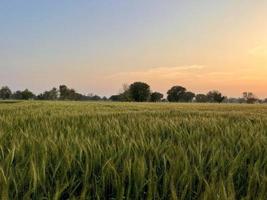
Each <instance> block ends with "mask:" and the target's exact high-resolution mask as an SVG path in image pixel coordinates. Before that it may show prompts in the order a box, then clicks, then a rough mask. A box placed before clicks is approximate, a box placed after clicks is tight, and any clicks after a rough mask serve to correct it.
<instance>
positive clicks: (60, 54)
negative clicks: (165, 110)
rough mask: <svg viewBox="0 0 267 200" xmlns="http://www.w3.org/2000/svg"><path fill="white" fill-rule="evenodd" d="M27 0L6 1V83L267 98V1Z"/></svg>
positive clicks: (0, 55)
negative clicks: (132, 86) (174, 89)
mask: <svg viewBox="0 0 267 200" xmlns="http://www.w3.org/2000/svg"><path fill="white" fill-rule="evenodd" d="M27 2H29V4H27V5H26V4H25V2H22V1H19V0H14V1H5V2H2V3H1V5H0V24H1V31H0V85H9V86H10V87H11V88H13V89H14V90H16V89H22V88H30V89H32V90H34V91H36V92H40V91H42V90H45V89H49V88H51V87H53V86H58V85H59V84H67V85H69V86H70V87H74V88H76V89H77V90H78V91H80V92H82V93H91V92H93V93H97V94H100V95H111V94H114V93H116V92H118V91H119V90H120V88H121V86H122V84H124V83H131V82H132V81H144V82H147V83H149V84H150V85H151V87H152V89H153V90H158V91H160V92H163V93H166V91H167V90H168V89H169V88H170V87H171V86H173V85H183V86H185V87H186V88H188V89H190V90H192V91H194V92H197V93H200V92H203V93H205V92H208V91H209V90H211V89H218V90H220V91H222V92H223V93H224V94H225V95H227V96H233V97H237V96H241V94H242V92H243V91H252V92H254V93H255V94H256V95H257V96H258V97H267V78H266V77H267V20H266V19H267V1H249V0H244V1H232V0H226V1H220V2H219V3H218V1H211V0H205V1H201V2H200V1H199V2H196V1H160V0H156V1H155V0H153V1H152V0H148V1H141V0H137V1H122V0H119V1H94V0H93V1H79V0H78V1H64V3H63V2H61V1H60V2H59V1H52V0H48V1H33V0H30V1H27Z"/></svg>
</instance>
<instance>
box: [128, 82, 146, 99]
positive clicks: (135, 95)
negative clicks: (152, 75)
mask: <svg viewBox="0 0 267 200" xmlns="http://www.w3.org/2000/svg"><path fill="white" fill-rule="evenodd" d="M129 92H130V96H131V98H132V99H133V101H137V102H144V101H148V100H149V98H150V93H151V92H150V86H149V85H148V84H146V83H143V82H134V83H133V84H131V85H130V87H129Z"/></svg>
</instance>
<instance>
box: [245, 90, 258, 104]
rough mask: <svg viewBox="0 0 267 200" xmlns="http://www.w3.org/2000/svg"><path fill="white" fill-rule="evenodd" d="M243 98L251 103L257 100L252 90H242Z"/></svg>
mask: <svg viewBox="0 0 267 200" xmlns="http://www.w3.org/2000/svg"><path fill="white" fill-rule="evenodd" d="M243 98H244V99H245V101H246V103H249V104H253V103H255V102H256V101H258V98H257V97H256V95H254V94H253V93H252V92H243Z"/></svg>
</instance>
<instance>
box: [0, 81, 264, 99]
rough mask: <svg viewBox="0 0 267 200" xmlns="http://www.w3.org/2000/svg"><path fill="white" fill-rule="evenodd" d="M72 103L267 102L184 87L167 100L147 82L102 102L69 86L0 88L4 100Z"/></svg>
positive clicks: (248, 94) (249, 95) (173, 90)
mask: <svg viewBox="0 0 267 200" xmlns="http://www.w3.org/2000/svg"><path fill="white" fill-rule="evenodd" d="M8 99H14V100H29V99H31V100H52V101H53V100H72V101H100V100H101V101H108V100H110V101H122V102H131V101H135V102H148V101H150V102H199V103H206V102H210V103H222V102H223V103H249V104H252V103H256V102H257V103H267V98H266V99H259V98H257V97H256V95H255V94H253V93H252V92H244V93H243V94H242V97H240V98H227V97H225V96H223V95H222V93H221V92H219V91H217V90H212V91H210V92H208V93H207V94H195V93H193V92H190V91H187V89H186V88H185V87H183V86H179V85H176V86H173V87H171V88H170V89H169V90H168V91H167V99H164V95H163V94H162V93H160V92H156V91H151V89H150V86H149V85H148V84H147V83H144V82H134V83H132V84H130V85H129V86H128V85H127V84H123V86H122V89H121V90H120V92H119V94H115V95H112V96H110V98H107V97H103V98H101V97H100V96H98V95H95V94H92V93H90V94H87V95H83V94H80V93H78V92H76V90H74V89H72V88H68V87H67V86H66V85H60V86H59V87H58V88H55V87H53V88H52V89H51V90H48V91H44V92H42V93H40V94H38V95H35V94H34V93H33V92H32V91H30V90H28V89H25V90H23V91H21V90H18V91H16V92H14V93H12V91H11V89H10V88H9V87H8V86H3V87H1V88H0V100H8Z"/></svg>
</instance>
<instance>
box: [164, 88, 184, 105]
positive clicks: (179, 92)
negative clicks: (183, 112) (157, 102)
mask: <svg viewBox="0 0 267 200" xmlns="http://www.w3.org/2000/svg"><path fill="white" fill-rule="evenodd" d="M185 92H186V89H185V88H184V87H182V86H173V87H172V88H171V89H170V90H169V91H168V92H167V94H168V96H167V99H168V101H169V102H178V101H180V100H181V99H182V96H183V95H184V93H185Z"/></svg>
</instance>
